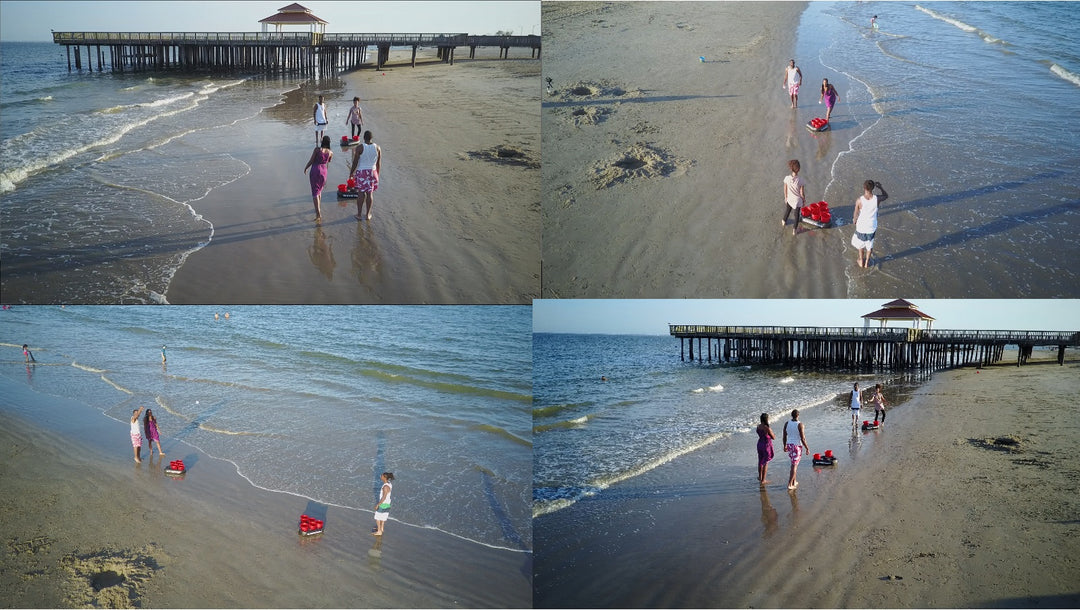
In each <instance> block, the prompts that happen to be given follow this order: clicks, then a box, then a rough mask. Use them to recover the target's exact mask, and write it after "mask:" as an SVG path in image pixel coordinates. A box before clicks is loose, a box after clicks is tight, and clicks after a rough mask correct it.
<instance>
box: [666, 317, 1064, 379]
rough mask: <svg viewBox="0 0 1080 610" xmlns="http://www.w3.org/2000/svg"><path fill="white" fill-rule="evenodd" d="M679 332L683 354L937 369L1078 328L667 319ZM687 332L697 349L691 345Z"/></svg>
mask: <svg viewBox="0 0 1080 610" xmlns="http://www.w3.org/2000/svg"><path fill="white" fill-rule="evenodd" d="M668 332H669V333H670V334H671V335H672V336H674V337H678V338H679V344H680V354H681V355H682V358H683V360H685V359H686V348H687V347H689V352H690V360H694V352H695V351H697V359H698V360H699V361H700V360H708V361H710V362H711V361H712V359H713V357H715V358H716V360H717V362H724V361H728V362H731V361H737V362H759V363H783V364H789V365H793V366H796V365H801V364H811V365H813V366H832V367H859V368H867V367H871V368H872V367H888V368H913V367H919V368H930V369H939V368H947V367H952V366H959V365H963V364H970V363H975V364H981V365H986V364H991V363H993V362H997V361H998V360H1000V359H1001V357H1002V355H1003V353H1004V349H1005V346H1006V345H1016V346H1018V347H1019V348H1020V349H1019V355H1018V360H1017V364H1021V363H1023V362H1026V361H1027V359H1028V358H1029V357H1030V356H1031V353H1032V349H1033V348H1034V347H1036V346H1040V347H1041V346H1053V347H1057V348H1058V363H1059V364H1060V363H1063V362H1064V358H1065V348H1066V347H1077V346H1080V332H1074V331H1042V330H924V329H917V328H907V329H905V328H887V327H884V328H883V327H852V326H709V325H695V324H669V325H668ZM695 340H696V343H697V346H696V347H697V349H696V350H695V349H694V348H695V345H694V343H695Z"/></svg>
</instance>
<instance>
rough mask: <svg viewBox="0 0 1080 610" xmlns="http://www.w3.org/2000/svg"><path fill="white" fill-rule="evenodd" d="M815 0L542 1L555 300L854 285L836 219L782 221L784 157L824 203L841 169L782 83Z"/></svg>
mask: <svg viewBox="0 0 1080 610" xmlns="http://www.w3.org/2000/svg"><path fill="white" fill-rule="evenodd" d="M804 7H805V3H802V2H749V3H738V2H632V3H545V4H544V5H543V13H542V16H543V27H544V33H543V34H544V46H545V56H544V66H543V71H544V77H545V78H551V79H552V82H553V85H554V92H552V93H547V92H545V94H544V97H543V104H542V106H543V109H542V113H541V123H542V130H543V131H542V134H543V135H542V139H543V148H544V164H543V169H542V172H543V183H544V193H543V226H544V241H543V258H544V274H543V281H542V287H541V288H542V296H543V297H544V298H552V297H562V298H583V297H586V298H591V297H616V298H668V297H689V298H705V297H739V298H768V297H788V298H804V297H838V296H843V293H844V290H845V279H844V268H845V265H847V264H848V261H842V260H838V259H837V257H836V255H835V251H834V250H833V249H832V248H830V247H829V243H830V242H829V241H828V235H827V232H825V231H820V230H806V232H804V233H802V234H800V235H799V236H797V237H792V235H791V226H790V224H789V226H788V227H787V230H786V231H783V230H781V228H780V226H779V220H780V218H781V217H782V215H783V203H782V200H781V198H780V194H781V193H782V186H781V183H782V180H783V178H784V176H785V175H786V174H787V166H786V161H787V160H788V159H791V158H800V159H803V160H804V163H803V166H804V168H807V170H808V171H806V172H804V178H806V180H807V181H808V187H807V197H808V199H809V200H810V201H816V200H817V199H820V198H821V196H822V192H821V189H822V188H824V184H825V183H826V179H827V171H828V163H827V162H819V163H814V164H812V165H813V167H807V166H808V165H811V164H809V163H806V162H805V161H806V160H809V159H815V158H819V157H820V155H821V154H822V152H821V150H819V147H818V143H817V142H816V141H815V140H814V138H812V137H810V136H809V134H807V132H806V130H805V129H804V128H803V126H802V124H801V123H800V124H796V122H795V119H794V117H795V115H794V113H793V112H792V111H791V110H790V109H789V105H790V104H789V102H788V100H787V96H786V94H785V93H784V92H783V91H782V90H781V86H780V83H781V80H782V77H783V70H784V67H785V66H786V65H787V60H788V59H789V58H790V57H791V53H792V52H793V49H794V47H795V32H796V30H797V27H798V24H799V17H800V15H801V13H802V10H803V8H804ZM700 57H704V58H705V61H704V62H702V61H700V59H699V58H700ZM809 80H810V79H808V78H807V79H805V81H804V82H809ZM812 94H813V91H809V92H807V91H806V88H804V91H803V95H802V96H801V97H802V98H803V99H802V101H803V102H804V105H805V104H806V103H807V102H809V103H813V102H814V101H816V100H810V99H809V97H810V96H811V95H812ZM832 154H835V153H832ZM815 185H816V188H817V189H818V190H817V191H815V190H814V189H815ZM815 197H816V199H815ZM789 223H790V221H789ZM803 226H804V227H806V226H807V225H803ZM810 261H827V262H828V264H825V263H822V264H820V265H818V268H817V269H816V273H815V278H816V279H815V282H814V283H812V284H811V283H809V282H806V281H802V279H803V278H800V274H799V272H800V269H802V268H804V267H803V266H804V265H806V264H808V263H809V262H810Z"/></svg>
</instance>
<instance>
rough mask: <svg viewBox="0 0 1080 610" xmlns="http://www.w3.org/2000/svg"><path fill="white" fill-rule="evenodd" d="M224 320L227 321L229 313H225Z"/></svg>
mask: <svg viewBox="0 0 1080 610" xmlns="http://www.w3.org/2000/svg"><path fill="white" fill-rule="evenodd" d="M225 319H226V320H228V319H229V312H227V311H226V312H225Z"/></svg>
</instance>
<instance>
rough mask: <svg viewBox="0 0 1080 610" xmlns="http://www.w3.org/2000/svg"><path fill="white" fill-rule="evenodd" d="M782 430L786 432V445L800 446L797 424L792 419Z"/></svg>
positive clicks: (800, 440)
mask: <svg viewBox="0 0 1080 610" xmlns="http://www.w3.org/2000/svg"><path fill="white" fill-rule="evenodd" d="M785 426H786V427H785V428H784V430H786V431H787V444H789V445H801V444H802V439H800V438H799V422H797V421H795V420H794V419H793V420H791V421H789V422H788V423H787V424H785Z"/></svg>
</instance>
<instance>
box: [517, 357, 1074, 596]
mask: <svg viewBox="0 0 1080 610" xmlns="http://www.w3.org/2000/svg"><path fill="white" fill-rule="evenodd" d="M1036 356H1037V357H1039V358H1041V359H1042V361H1041V362H1039V363H1035V364H1029V365H1025V366H1024V367H1021V368H1017V367H1016V366H1015V364H1014V362H1015V360H1010V356H1009V355H1008V353H1007V355H1006V358H1005V361H1004V364H1000V365H995V366H991V367H987V368H983V369H981V370H979V369H975V368H962V369H956V370H953V371H947V372H942V373H938V374H936V375H935V377H934V379H932V380H931V381H930V382H929V383H928V384H926V385H924V386H922V387H920V388H919V389H917V390H916V391H915V393H914V395H913V396H912V397H910V399H908V400H906V401H905V402H903V404H899V400H897V399H896V397H893V399H894V400H893V402H896V403H898V406H896V407H895V408H894V409H892V410H891V411H890V413H889V415H888V417H887V424H886V426H885V427H884V428H883V429H881V430H877V431H873V432H865V433H864V432H861V431H860V432H857V433H855V434H852V433H851V432H850V430H849V426H848V425H847V423H846V422H844V419H845V416H846V413H844V412H843V411H844V409H845V408H846V407H845V406H844V405H842V404H840V405H836V408H829V407H819V408H815V409H812V410H808V411H806V412H805V413H804V416H803V417H802V418H801V419H802V420H804V423H805V425H806V427H807V440H808V443H809V446H810V449H811V452H823V451H824V450H825V449H829V448H831V449H833V450H834V452H835V453H836V455H838V456H839V457H840V463H839V465H838V466H836V467H832V468H815V467H812V466H811V465H810V464H809V463H807V462H806V461H805V460H804V462H803V463H802V464H801V465H800V467H799V482H800V485H799V488H798V489H797V490H796V491H795V492H794V493H789V492H788V491H787V490H786V474H787V472H786V471H787V465H788V464H787V460H786V456H785V455H783V453H782V452H780V453H778V454H777V458H776V459H775V460H774V461H773V462H772V463H771V465H770V472H769V479H770V481H771V483H770V485H768V486H767V487H766V489H765V491H764V492H762V491H760V490H759V489H758V486H757V482H756V478H755V467H754V466H755V464H754V459H755V456H754V449H753V447H754V442H755V439H753V438H751V435H749V434H747V435H744V436H745V438H741V439H739V441H741V442H739V441H736V442H734V443H727V444H726V445H725V444H724V443H717V444H715V445H714V446H710V448H708V449H705V450H702V451H699V452H695V453H693V454H689V455H687V456H684V457H682V458H679V459H677V460H675V461H673V462H671V463H669V464H666V465H665V466H662V467H660V468H657V469H656V470H654V471H652V472H651V473H649V474H648V475H643V476H641V477H637V478H635V479H630V480H628V481H625V482H623V483H620V484H619V485H616V486H613V487H612V488H610V489H608V490H605V491H604V492H602V493H601V494H599V495H598V496H596V497H595V498H594V499H592V500H587V501H585V500H583V501H581V502H578V503H577V504H575V505H573V506H571V507H569V508H568V509H565V510H562V511H558V512H556V513H552V514H550V515H545V516H542V517H540V518H538V519H536V520H534V522H533V535H534V539H535V540H536V547H535V548H536V566H537V569H536V577H535V579H534V585H535V587H536V591H537V594H536V597H535V598H534V603H535V605H536V606H537V607H589V606H608V607H698V608H705V607H731V608H734V607H752V608H758V607H763V608H785V607H811V608H817V607H826V608H828V607H837V608H842V607H851V608H863V607H873V608H894V607H926V608H932V607H1069V608H1075V607H1078V605H1080V520H1078V519H1077V515H1078V514H1080V464H1078V462H1077V460H1076V459H1075V455H1074V454H1075V445H1076V438H1077V435H1078V434H1080V425H1078V424H1077V418H1076V414H1075V406H1076V403H1077V400H1078V399H1080V394H1078V392H1077V385H1076V379H1077V375H1078V373H1080V361H1078V360H1077V357H1076V353H1075V352H1070V353H1069V355H1068V359H1067V361H1066V365H1065V366H1064V367H1060V366H1058V365H1057V364H1056V362H1053V358H1054V357H1055V356H1056V354H1053V355H1052V354H1049V353H1047V352H1037V353H1036ZM1012 358H1015V352H1014V353H1013V356H1012ZM890 392H891V390H890V391H888V392H887V393H886V395H887V396H890ZM778 429H779V426H778V423H774V430H778ZM737 436H738V435H737ZM734 438H735V437H733V439H734Z"/></svg>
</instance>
